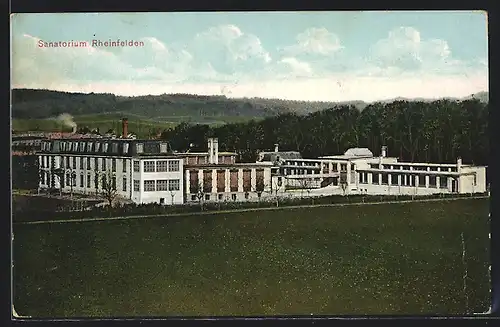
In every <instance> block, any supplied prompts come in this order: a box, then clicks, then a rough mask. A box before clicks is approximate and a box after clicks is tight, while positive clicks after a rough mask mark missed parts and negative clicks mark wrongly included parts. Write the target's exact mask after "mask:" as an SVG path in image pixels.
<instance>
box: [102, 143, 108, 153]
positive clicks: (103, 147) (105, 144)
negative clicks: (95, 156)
mask: <svg viewBox="0 0 500 327" xmlns="http://www.w3.org/2000/svg"><path fill="white" fill-rule="evenodd" d="M108 146H109V144H108V143H104V144H103V146H102V152H108Z"/></svg>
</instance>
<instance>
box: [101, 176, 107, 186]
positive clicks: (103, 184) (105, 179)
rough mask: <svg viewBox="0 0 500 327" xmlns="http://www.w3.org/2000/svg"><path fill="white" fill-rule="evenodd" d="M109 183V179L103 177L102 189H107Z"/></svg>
mask: <svg viewBox="0 0 500 327" xmlns="http://www.w3.org/2000/svg"><path fill="white" fill-rule="evenodd" d="M107 182H108V181H107V178H106V175H102V188H103V189H105V188H106V187H107V186H108V185H107V184H106V183H107Z"/></svg>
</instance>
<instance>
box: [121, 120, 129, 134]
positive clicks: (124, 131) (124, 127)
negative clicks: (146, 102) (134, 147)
mask: <svg viewBox="0 0 500 327" xmlns="http://www.w3.org/2000/svg"><path fill="white" fill-rule="evenodd" d="M127 137H128V118H123V119H122V138H124V139H126V138H127Z"/></svg>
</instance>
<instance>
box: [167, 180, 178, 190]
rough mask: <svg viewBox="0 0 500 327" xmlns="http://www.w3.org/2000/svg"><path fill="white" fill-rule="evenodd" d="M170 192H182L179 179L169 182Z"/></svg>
mask: <svg viewBox="0 0 500 327" xmlns="http://www.w3.org/2000/svg"><path fill="white" fill-rule="evenodd" d="M168 190H169V191H179V190H180V181H179V180H178V179H171V180H169V181H168Z"/></svg>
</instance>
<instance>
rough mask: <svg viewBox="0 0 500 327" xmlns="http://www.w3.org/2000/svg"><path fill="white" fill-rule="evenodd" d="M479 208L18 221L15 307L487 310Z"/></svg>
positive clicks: (38, 310) (71, 311) (34, 311)
mask: <svg viewBox="0 0 500 327" xmlns="http://www.w3.org/2000/svg"><path fill="white" fill-rule="evenodd" d="M488 212H489V200H488V199H465V200H456V201H442V202H428V203H404V204H381V205H365V206H353V207H330V208H319V207H318V208H304V209H293V210H284V211H263V212H249V213H244V214H242V213H239V214H226V215H217V214H214V215H207V216H190V217H175V218H174V217H171V218H168V219H165V218H155V219H148V220H129V221H106V222H92V223H69V224H47V225H16V226H15V230H14V235H15V240H14V307H15V309H16V311H17V313H18V314H20V315H29V316H33V317H54V316H57V317H84V316H85V317H87V316H136V315H141V316H170V315H195V316H198V315H288V314H294V315H303V314H304V315H310V314H327V315H338V314H463V313H466V312H467V311H468V312H483V311H486V310H487V309H488V307H489V302H490V301H489V273H488V265H489V261H490V260H489V239H488V233H489V223H488ZM462 232H463V233H464V238H465V244H466V264H467V272H468V279H467V284H466V285H467V298H468V300H467V301H468V308H467V304H466V303H467V301H466V297H465V295H464V292H463V278H462V277H463V274H464V271H465V269H464V266H463V263H462V244H461V237H460V234H461V233H462Z"/></svg>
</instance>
